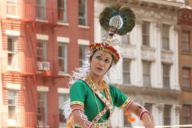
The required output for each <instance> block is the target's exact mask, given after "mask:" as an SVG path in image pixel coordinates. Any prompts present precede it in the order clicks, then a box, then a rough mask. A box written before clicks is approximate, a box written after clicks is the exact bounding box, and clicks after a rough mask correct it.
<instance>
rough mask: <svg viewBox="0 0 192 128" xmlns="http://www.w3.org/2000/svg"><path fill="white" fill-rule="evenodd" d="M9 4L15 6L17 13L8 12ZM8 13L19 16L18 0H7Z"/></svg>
mask: <svg viewBox="0 0 192 128" xmlns="http://www.w3.org/2000/svg"><path fill="white" fill-rule="evenodd" d="M9 6H12V7H13V6H15V9H14V10H15V11H14V12H15V14H12V13H11V14H10V13H8V12H9ZM12 7H11V12H12ZM6 14H7V15H8V16H18V5H17V0H7V12H6Z"/></svg>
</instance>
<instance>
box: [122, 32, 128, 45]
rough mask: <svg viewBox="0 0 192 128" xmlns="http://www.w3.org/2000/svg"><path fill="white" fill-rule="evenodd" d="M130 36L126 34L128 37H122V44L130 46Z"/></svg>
mask: <svg viewBox="0 0 192 128" xmlns="http://www.w3.org/2000/svg"><path fill="white" fill-rule="evenodd" d="M129 38H130V34H128V35H127V34H126V35H124V36H122V43H124V44H130V39H129Z"/></svg>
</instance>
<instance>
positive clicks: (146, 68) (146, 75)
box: [143, 61, 151, 86]
mask: <svg viewBox="0 0 192 128" xmlns="http://www.w3.org/2000/svg"><path fill="white" fill-rule="evenodd" d="M150 67H151V62H147V61H144V62H143V81H144V83H143V84H144V86H151V75H150Z"/></svg>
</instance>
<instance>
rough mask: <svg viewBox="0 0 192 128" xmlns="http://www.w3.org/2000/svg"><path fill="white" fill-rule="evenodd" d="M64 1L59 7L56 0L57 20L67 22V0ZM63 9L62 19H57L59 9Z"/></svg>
mask: <svg viewBox="0 0 192 128" xmlns="http://www.w3.org/2000/svg"><path fill="white" fill-rule="evenodd" d="M63 1H64V7H63V8H61V7H59V0H58V1H57V2H58V5H57V8H58V22H62V23H67V5H66V4H67V1H66V0H63ZM61 10H62V11H63V19H62V20H59V11H61Z"/></svg>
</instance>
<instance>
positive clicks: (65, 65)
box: [58, 42, 68, 73]
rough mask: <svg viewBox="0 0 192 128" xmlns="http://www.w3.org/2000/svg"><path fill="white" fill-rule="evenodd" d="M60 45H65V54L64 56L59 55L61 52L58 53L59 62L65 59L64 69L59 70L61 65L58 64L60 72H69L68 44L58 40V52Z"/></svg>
mask: <svg viewBox="0 0 192 128" xmlns="http://www.w3.org/2000/svg"><path fill="white" fill-rule="evenodd" d="M59 46H63V47H64V55H63V56H64V57H59V53H58V63H59V60H63V61H64V71H61V70H59V65H58V70H59V73H68V44H67V43H63V42H58V52H59ZM65 69H66V70H65Z"/></svg>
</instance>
